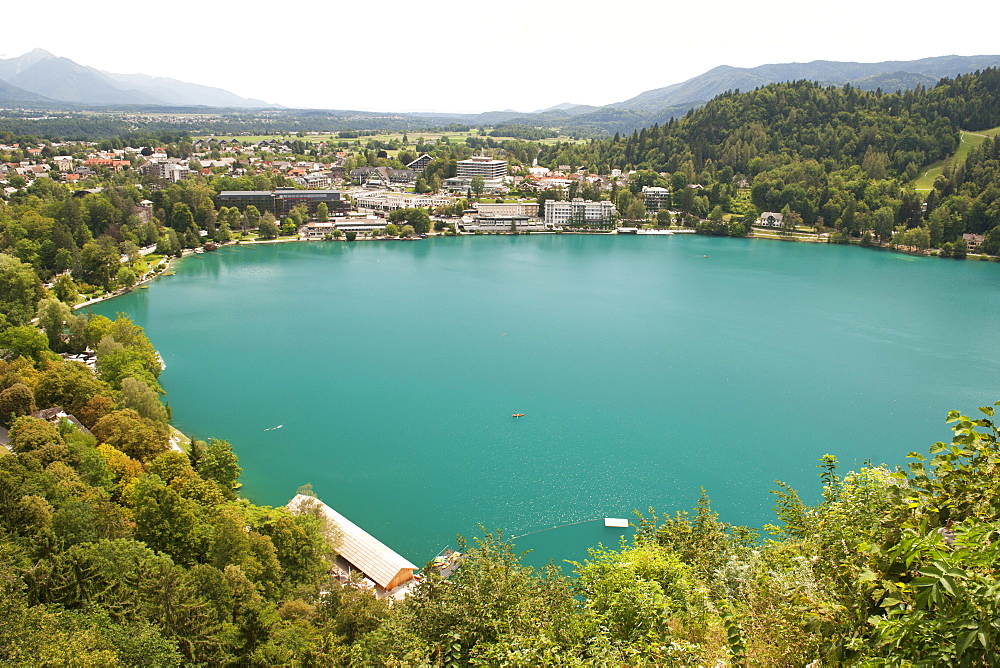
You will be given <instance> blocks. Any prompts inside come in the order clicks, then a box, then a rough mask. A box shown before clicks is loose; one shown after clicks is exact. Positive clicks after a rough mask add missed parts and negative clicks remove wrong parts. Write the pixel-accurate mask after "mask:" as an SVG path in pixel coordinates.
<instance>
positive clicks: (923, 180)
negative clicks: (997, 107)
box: [914, 127, 1000, 190]
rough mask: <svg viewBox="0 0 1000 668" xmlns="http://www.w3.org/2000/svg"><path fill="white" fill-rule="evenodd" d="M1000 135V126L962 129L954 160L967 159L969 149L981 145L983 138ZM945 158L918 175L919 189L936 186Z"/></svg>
mask: <svg viewBox="0 0 1000 668" xmlns="http://www.w3.org/2000/svg"><path fill="white" fill-rule="evenodd" d="M997 135H1000V127H998V128H991V129H989V130H983V131H981V132H966V131H965V130H962V131H961V139H962V140H961V142H959V144H958V149H957V150H956V151H955V155H953V156H952V157H951V159H952V160H953V161H954V160H965V158H966V156H968V155H969V151H971V150H972V148H973V147H974V146H979V145H980V144H982V143H983V140H984V139H986V138H987V137H996V136H997ZM944 162H945V161H944V160H939V161H937V162H935V163H933V164H931V165H928V166H927V167H924V170H923V172H922V173H921V174H920V176H918V177H917V180H916V181H915V182H914V187H915V188H916V189H917V190H930V189H931V188H933V187H934V179H936V178H937V177H938V176H939V175H940V174H941V172H942V170H944Z"/></svg>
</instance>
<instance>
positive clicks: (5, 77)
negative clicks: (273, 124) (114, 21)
mask: <svg viewBox="0 0 1000 668" xmlns="http://www.w3.org/2000/svg"><path fill="white" fill-rule="evenodd" d="M0 81H4V82H6V83H8V84H11V85H13V86H16V87H17V89H20V90H21V92H20V93H18V92H17V91H16V90H15V91H7V93H8V96H7V99H10V100H14V99H18V98H19V97H20V98H23V92H24V91H27V92H30V93H35V94H37V95H40V96H44V97H45V98H51V99H52V100H57V101H61V102H72V103H76V104H93V105H101V106H104V105H120V104H127V105H155V106H164V105H168V106H178V107H196V106H204V107H235V108H261V107H270V106H273V105H270V104H268V103H266V102H263V101H261V100H253V99H249V98H244V97H240V96H239V95H236V94H234V93H230V92H229V91H227V90H224V89H222V88H214V87H211V86H202V85H199V84H191V83H186V82H184V81H177V80H176V79H167V78H163V77H151V76H149V75H146V74H113V73H111V72H102V71H101V70H97V69H95V68H93V67H87V66H85V65H80V64H78V63H76V62H74V61H73V60H70V59H69V58H64V57H60V56H56V55H54V54H52V53H49V52H48V51H46V50H45V49H42V48H36V49H32V50H31V51H29V52H28V53H25V54H23V55H21V56H17V57H16V58H8V59H6V60H3V59H0ZM2 99H4V97H3V96H0V100H2Z"/></svg>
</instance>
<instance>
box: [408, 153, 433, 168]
mask: <svg viewBox="0 0 1000 668" xmlns="http://www.w3.org/2000/svg"><path fill="white" fill-rule="evenodd" d="M431 160H433V158H432V157H431V156H429V155H427V154H426V153H424V154H423V155H422V156H420V157H419V158H417V159H416V160H414V161H413V162H411V163H410V164H408V165H407V166H406V168H407V169H410V170H413V171H414V172H422V171H424V170H425V169H426V168H427V165H429V164H430V162H431Z"/></svg>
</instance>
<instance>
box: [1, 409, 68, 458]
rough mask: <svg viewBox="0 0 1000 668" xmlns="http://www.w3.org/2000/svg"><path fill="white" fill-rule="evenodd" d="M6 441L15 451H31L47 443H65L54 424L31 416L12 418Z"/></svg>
mask: <svg viewBox="0 0 1000 668" xmlns="http://www.w3.org/2000/svg"><path fill="white" fill-rule="evenodd" d="M8 443H9V445H10V449H11V450H12V451H14V452H17V453H22V452H33V451H35V450H40V449H42V448H44V447H45V446H48V445H65V443H64V441H63V438H62V436H60V435H59V430H58V429H56V426H55V425H54V424H52V423H51V422H49V421H47V420H41V419H38V418H33V417H18V418H14V420H13V422H12V424H11V427H10V440H9V442H8Z"/></svg>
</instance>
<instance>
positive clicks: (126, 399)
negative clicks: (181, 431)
mask: <svg viewBox="0 0 1000 668" xmlns="http://www.w3.org/2000/svg"><path fill="white" fill-rule="evenodd" d="M121 387H122V389H121V393H122V399H121V405H122V407H123V408H131V409H132V410H134V411H135V412H136V413H138V414H139V415H141V416H142V417H144V418H146V419H147V420H150V421H152V422H155V423H158V424H163V425H166V424H167V423H168V421H169V419H168V417H167V409H166V408H165V407H164V406H163V404H162V403H160V395H159V394H157V393H156V391H154V390H153V389H151V388H150V387H149V385H147V384H146V383H144V382H142V381H141V380H137V379H135V378H124V379H123V380H122V384H121Z"/></svg>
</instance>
